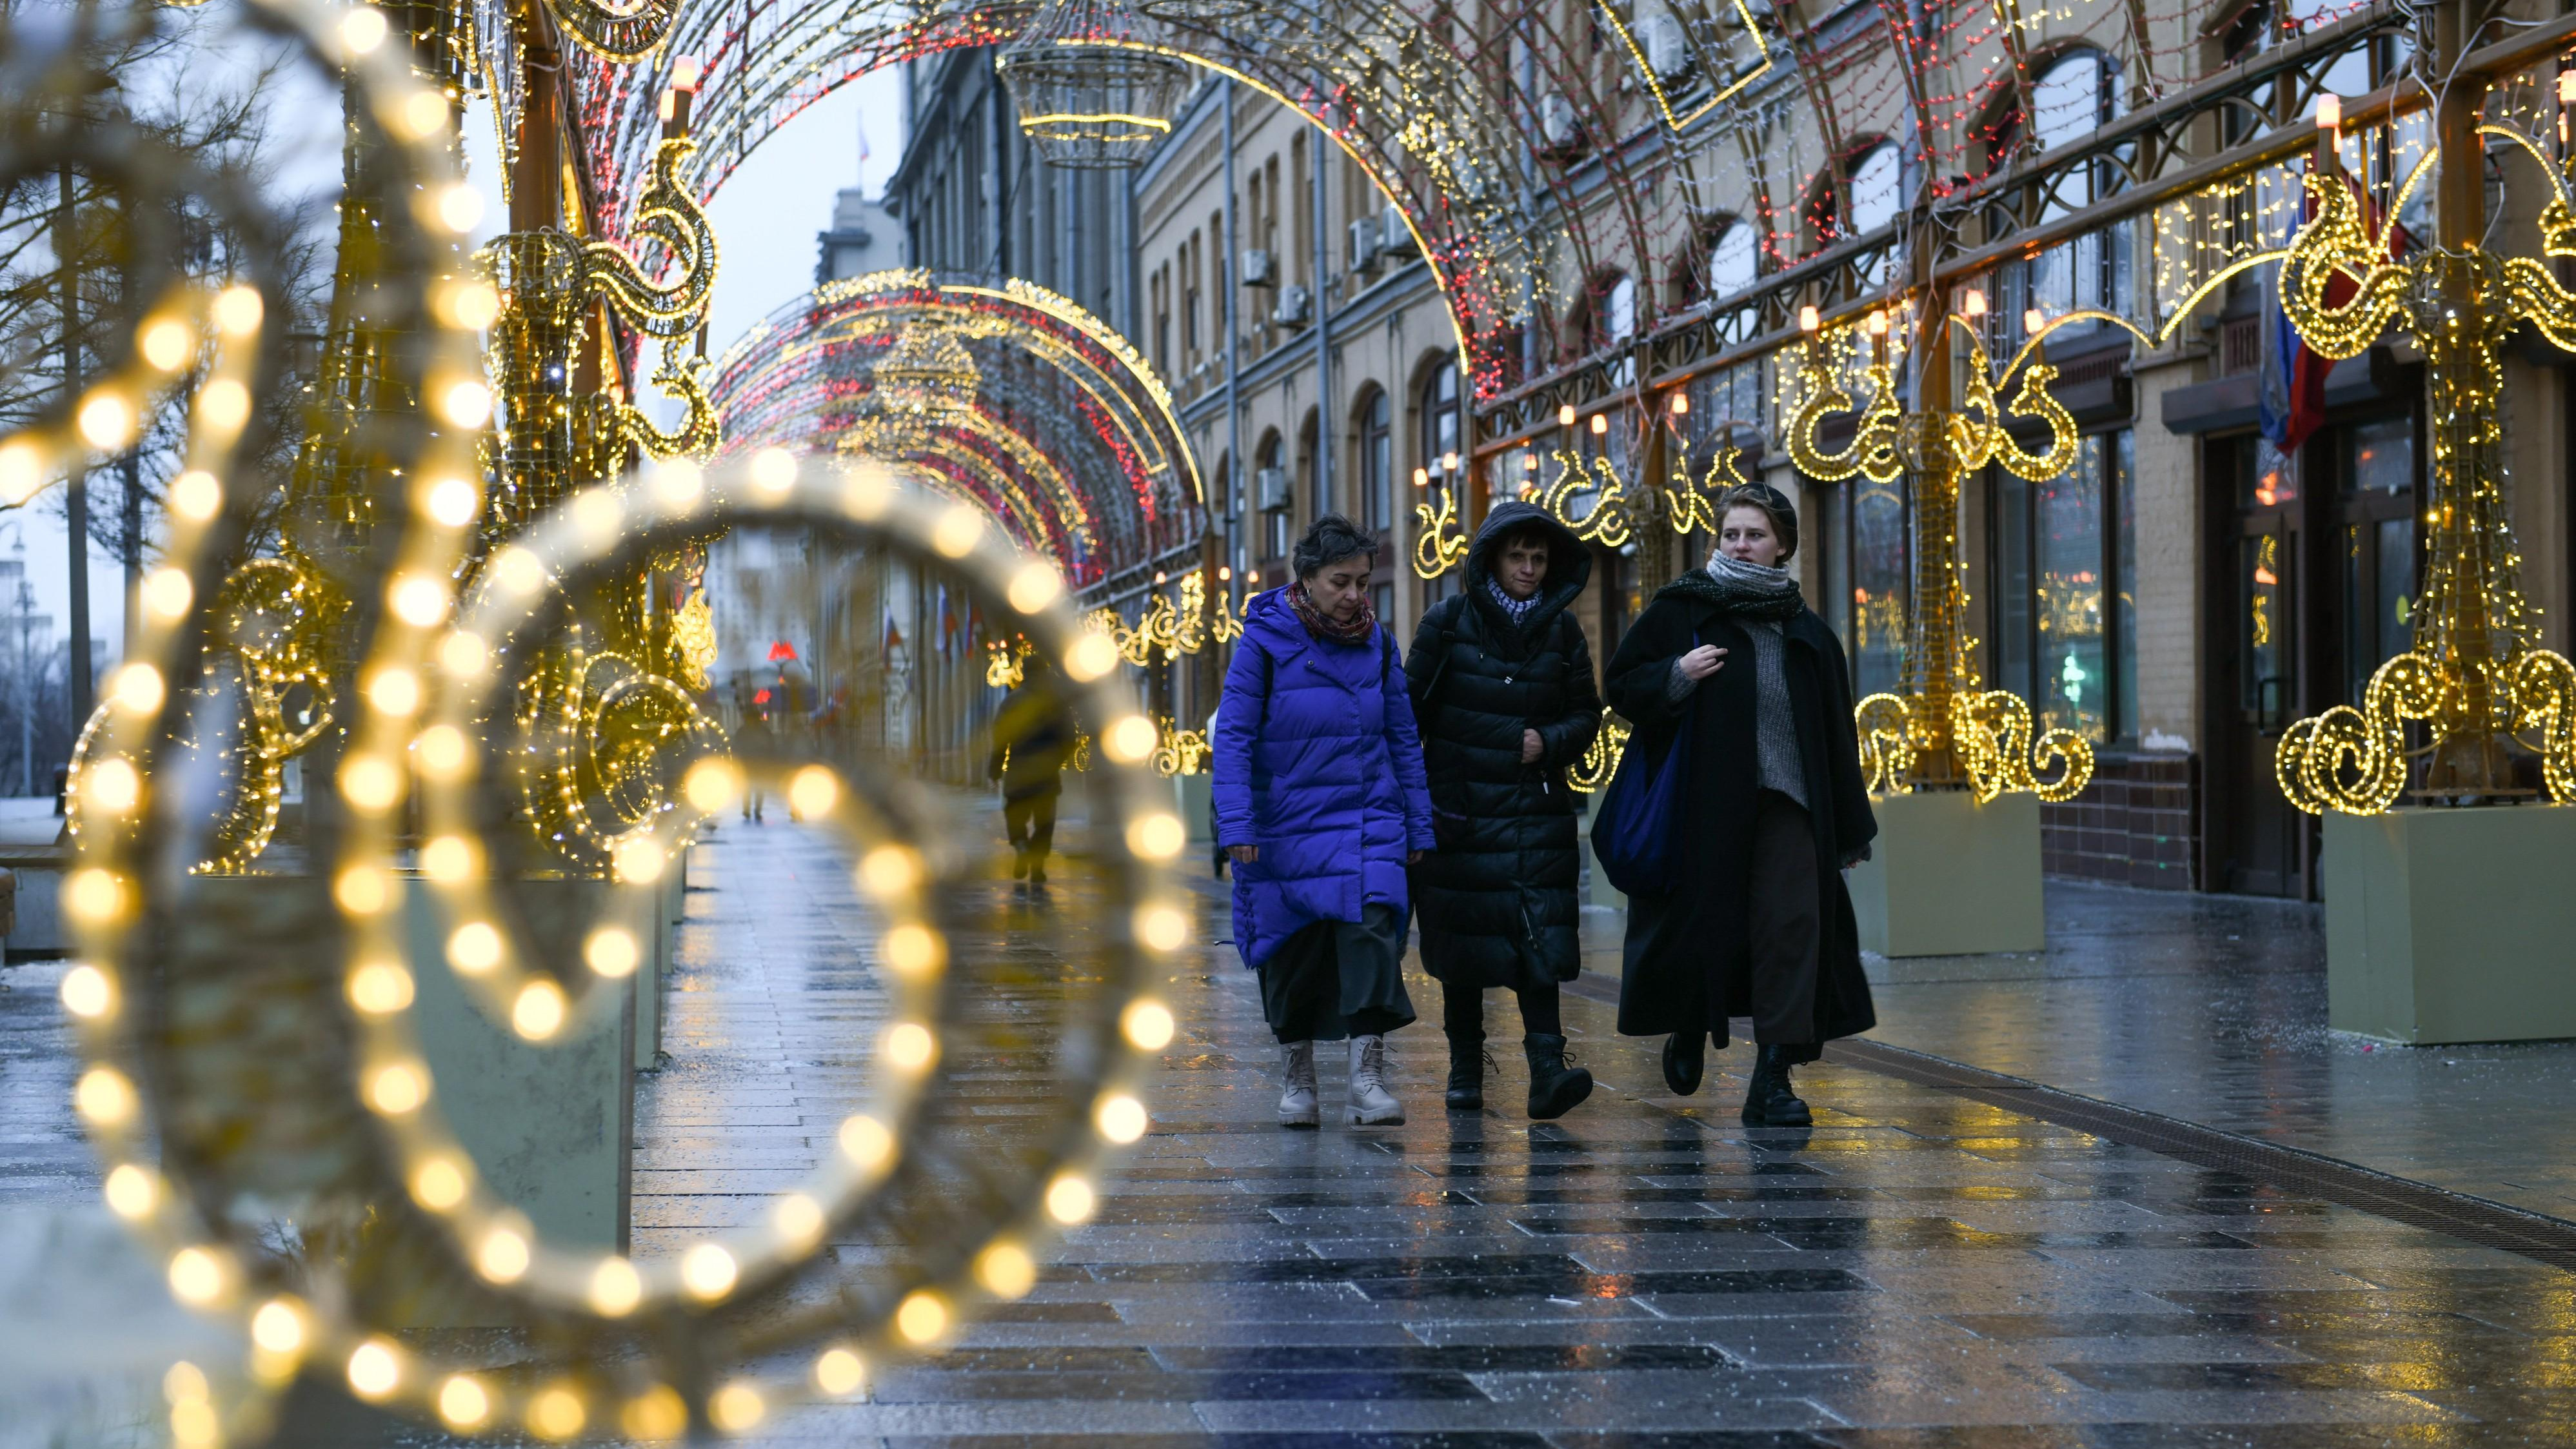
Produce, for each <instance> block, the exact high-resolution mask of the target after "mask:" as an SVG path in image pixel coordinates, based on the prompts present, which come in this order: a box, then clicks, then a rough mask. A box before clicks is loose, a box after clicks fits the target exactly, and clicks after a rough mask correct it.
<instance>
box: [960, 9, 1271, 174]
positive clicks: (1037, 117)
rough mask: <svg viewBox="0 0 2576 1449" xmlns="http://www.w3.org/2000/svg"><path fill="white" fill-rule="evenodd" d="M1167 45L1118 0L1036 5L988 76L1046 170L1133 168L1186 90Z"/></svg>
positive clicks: (1185, 78) (1181, 66) (1163, 132)
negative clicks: (997, 80)
mask: <svg viewBox="0 0 2576 1449" xmlns="http://www.w3.org/2000/svg"><path fill="white" fill-rule="evenodd" d="M1228 13H1229V14H1231V13H1232V12H1228ZM1209 18H1221V17H1209ZM1167 43H1168V37H1167V36H1166V35H1165V34H1164V33H1163V29H1162V27H1161V26H1160V25H1159V24H1157V23H1156V22H1155V21H1153V20H1152V19H1151V18H1149V17H1147V16H1144V15H1140V14H1138V13H1136V12H1135V11H1133V10H1130V9H1129V8H1128V7H1127V6H1125V5H1123V4H1120V3H1118V0H1040V3H1039V5H1038V8H1037V11H1036V13H1035V14H1034V15H1033V16H1031V17H1030V20H1029V23H1028V26H1027V28H1026V29H1024V30H1022V31H1021V32H1020V34H1019V36H1018V38H1017V39H1015V40H1013V41H1012V42H1011V44H1010V46H1009V47H1008V48H1007V49H1005V50H1004V51H1003V52H1002V55H1001V58H1000V59H999V60H997V61H996V62H994V69H995V70H996V71H998V72H999V73H1000V75H1001V78H1002V84H1003V85H1004V86H1005V87H1007V88H1008V89H1009V91H1010V93H1011V100H1012V103H1013V104H1014V105H1016V106H1017V107H1018V108H1019V123H1020V134H1021V135H1023V136H1026V137H1027V138H1028V141H1029V145H1030V147H1031V148H1032V149H1034V150H1035V151H1036V152H1037V153H1038V154H1039V155H1040V156H1043V157H1045V158H1046V161H1047V164H1049V165H1051V166H1062V167H1071V168H1079V169H1090V170H1107V169H1116V168H1121V167H1129V166H1137V165H1141V164H1143V162H1144V160H1145V158H1146V157H1147V156H1148V155H1150V154H1151V153H1152V152H1153V149H1154V147H1155V146H1156V144H1158V143H1159V142H1161V141H1162V139H1163V138H1164V137H1165V136H1168V135H1170V134H1171V133H1172V117H1173V115H1174V113H1175V112H1176V111H1177V110H1178V109H1179V106H1180V101H1181V96H1182V95H1183V94H1184V93H1185V92H1186V91H1187V90H1188V89H1189V86H1190V67H1189V64H1188V63H1187V62H1186V61H1183V60H1180V59H1178V58H1176V57H1174V56H1172V55H1170V54H1168V53H1166V49H1165V47H1166V45H1167Z"/></svg>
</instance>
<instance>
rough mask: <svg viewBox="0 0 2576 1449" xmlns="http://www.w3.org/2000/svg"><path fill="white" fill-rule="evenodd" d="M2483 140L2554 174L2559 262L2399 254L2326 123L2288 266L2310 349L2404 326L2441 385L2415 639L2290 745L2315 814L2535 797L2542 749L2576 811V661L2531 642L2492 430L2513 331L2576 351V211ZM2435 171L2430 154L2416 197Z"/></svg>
mask: <svg viewBox="0 0 2576 1449" xmlns="http://www.w3.org/2000/svg"><path fill="white" fill-rule="evenodd" d="M2478 134H2480V135H2491V136H2498V137H2502V138H2503V139H2505V140H2506V141H2508V142H2510V143H2513V144H2515V145H2518V146H2520V147H2522V148H2523V149H2524V150H2527V151H2529V152H2530V153H2531V154H2532V155H2533V156H2534V157H2536V158H2538V159H2539V161H2540V162H2541V165H2542V167H2543V169H2544V170H2545V171H2546V172H2547V173H2548V175H2549V178H2550V182H2551V188H2552V189H2551V195H2550V199H2549V202H2548V204H2547V205H2546V206H2544V207H2543V208H2542V209H2541V214H2540V231H2541V240H2542V249H2543V251H2544V253H2545V255H2546V256H2547V257H2548V258H2549V259H2551V260H2543V259H2541V258H2538V257H2499V256H2497V255H2496V254H2495V253H2493V252H2490V251H2487V250H2484V249H2483V248H2480V247H2477V246H2475V245H2469V246H2459V247H2450V246H2439V247H2431V248H2426V249H2424V250H2422V251H2419V252H2417V253H2415V254H2414V255H2412V256H2410V257H2408V258H2406V259H2405V260H2403V261H2398V260H2392V259H2391V258H2390V256H2389V248H2388V239H2387V238H2386V237H2385V236H2373V235H2372V234H2371V229H2370V227H2369V226H2368V225H2367V224H2366V223H2365V222H2364V220H2363V217H2362V212H2361V206H2360V203H2359V202H2358V201H2357V200H2356V199H2355V198H2354V196H2353V191H2352V187H2351V186H2350V185H2349V184H2348V183H2347V182H2346V180H2345V179H2344V176H2343V174H2342V171H2341V167H2340V165H2339V161H2338V158H2337V156H2336V144H2335V138H2334V136H2333V134H2332V127H2331V125H2327V126H2324V127H2321V129H2320V139H2319V144H2318V147H2317V152H2316V156H2317V165H2315V166H2314V167H2312V168H2311V169H2310V171H2309V173H2308V177H2307V189H2308V195H2309V197H2310V198H2311V199H2312V200H2313V201H2314V203H2315V205H2316V215H2315V217H2314V219H2312V220H2311V221H2310V222H2309V223H2308V225H2307V226H2306V227H2305V228H2304V229H2303V230H2301V232H2300V233H2299V235H2298V237H2297V239H2296V240H2295V241H2293V242H2292V243H2291V246H2290V254H2289V257H2288V259H2287V260H2285V261H2284V262H2283V263H2282V264H2281V302H2282V307H2283V309H2284V310H2285V311H2287V312H2288V313H2289V317H2290V321H2291V323H2292V325H2294V326H2296V327H2297V328H2298V330H2299V335H2300V336H2301V337H2304V338H2305V339H2307V342H2308V345H2309V346H2311V347H2313V348H2315V349H2316V350H2317V352H2318V353H2319V354H2320V355H2322V356H2325V357H2330V358H2346V357H2353V356H2357V355H2358V354H2360V353H2361V352H2362V351H2363V350H2364V349H2366V348H2368V347H2369V346H2370V345H2371V344H2372V343H2373V342H2375V341H2377V340H2378V339H2379V337H2380V335H2381V334H2382V333H2383V332H2385V331H2387V330H2389V329H2390V328H2392V327H2399V328H2404V329H2405V330H2406V331H2407V332H2409V333H2410V334H2412V335H2413V337H2414V338H2415V342H2416V345H2417V346H2419V347H2421V348H2422V349H2423V351H2424V360H2425V364H2426V370H2427V372H2428V373H2429V375H2430V383H2431V388H2432V396H2431V403H2430V409H2429V413H2430V419H2431V421H2430V422H2429V423H2428V424H2427V431H2428V432H2430V433H2431V435H2432V443H2433V461H2432V472H2431V485H2432V492H2431V496H2430V498H2429V499H2428V501H2427V506H2426V508H2425V510H2424V514H2423V518H2424V524H2425V543H2424V549H2425V554H2424V558H2425V578H2424V593H2423V597H2422V599H2421V601H2420V602H2419V603H2418V604H2417V605H2416V607H2415V611H2414V625H2415V641H2414V647H2413V648H2411V649H2409V650H2407V651H2406V652H2405V653H2402V654H2399V655H2397V656H2396V657H2395V658H2392V659H2390V660H2389V661H2388V662H2387V663H2385V664H2382V665H2381V666H2380V667H2379V669H2378V670H2377V672H2375V673H2373V674H2372V675H2371V677H2370V683H2369V685H2368V687H2367V688H2366V689H2365V690H2364V691H2363V694H2362V702H2361V706H2360V707H2359V708H2358V709H2356V708H2354V707H2352V706H2350V705H2337V706H2335V707H2334V708H2332V709H2329V710H2327V711H2325V712H2324V713H2323V714H2320V715H2316V716H2314V717H2312V718H2308V719H2303V720H2300V721H2298V722H2297V723H2295V724H2293V725H2291V726H2290V728H2289V730H2288V731H2287V732H2285V733H2284V734H2283V735H2282V736H2281V744H2280V747H2279V750H2278V752H2277V754H2276V756H2275V759H2274V764H2275V767H2276V770H2277V773H2278V775H2279V779H2280V784H2281V793H2282V794H2283V795H2285V796H2287V797H2288V798H2289V800H2290V802H2291V803H2292V804H2294V805H2296V806H2298V807H2299V808H2300V809H2302V810H2305V811H2307V812H2309V813H2310V814H2319V815H2321V814H2323V813H2325V812H2326V811H2328V810H2340V811H2343V812H2345V813H2347V814H2352V815H2376V814H2379V813H2381V812H2383V811H2385V810H2387V809H2388V808H2389V807H2390V806H2392V805H2394V804H2395V803H2396V802H2397V800H2398V798H2399V796H2400V795H2402V794H2404V793H2406V790H2407V784H2408V779H2409V777H2410V775H2411V776H2414V777H2415V781H2416V783H2415V793H2416V794H2418V795H2420V796H2423V797H2427V798H2433V799H2446V800H2474V801H2490V800H2508V799H2513V798H2516V797H2525V796H2529V795H2530V794H2532V793H2533V791H2532V790H2531V788H2530V787H2529V786H2528V785H2526V784H2524V783H2523V782H2522V776H2521V774H2520V772H2519V771H2518V770H2517V768H2516V757H2517V756H2520V757H2522V758H2525V759H2528V758H2531V757H2535V756H2536V757H2537V763H2538V766H2539V770H2538V774H2539V776H2540V781H2541V783H2542V785H2543V786H2544V787H2545V788H2546V789H2547V791H2548V793H2549V796H2550V798H2552V799H2554V800H2556V801H2557V802H2558V803H2560V804H2562V805H2564V804H2576V667H2571V666H2570V665H2569V663H2568V660H2567V658H2566V656H2565V655H2562V654H2557V653H2554V652H2552V651H2550V650H2547V649H2543V648H2541V647H2539V645H2538V644H2537V643H2536V642H2535V636H2536V633H2537V631H2536V629H2535V628H2534V625H2533V620H2532V615H2533V612H2534V611H2533V610H2532V609H2531V607H2530V606H2529V605H2528V604H2527V603H2525V602H2524V599H2523V595H2522V555H2521V552H2520V550H2519V548H2518V547H2517V546H2516V544H2515V542H2514V533H2513V517H2512V508H2511V500H2510V494H2509V492H2508V484H2509V480H2508V477H2507V474H2506V471H2505V463H2504V455H2503V429H2502V428H2501V426H2500V425H2499V424H2498V422H2497V414H2498V403H2499V402H2500V400H2501V398H2502V395H2503V390H2504V365H2503V362H2502V360H2501V359H2500V358H2499V356H2498V354H2497V349H2498V348H2500V347H2501V346H2502V345H2503V343H2504V341H2505V339H2506V337H2507V336H2508V335H2510V334H2511V333H2512V331H2513V330H2514V328H2515V327H2516V326H2518V325H2520V324H2521V323H2523V322H2529V323H2530V324H2531V325H2532V326H2533V327H2535V328H2537V329H2538V330H2539V332H2540V334H2541V335H2542V336H2543V337H2546V338H2547V339H2548V340H2549V341H2550V342H2552V343H2554V344H2556V345H2557V346H2558V347H2560V348H2563V349H2566V350H2568V351H2576V294H2571V293H2570V292H2568V290H2567V289H2566V288H2564V287H2562V286H2561V285H2559V282H2558V277H2557V275H2556V273H2555V271H2554V270H2553V262H2554V261H2555V260H2556V259H2559V258H2566V257H2576V208H2571V204H2570V198H2569V193H2568V188H2567V183H2566V181H2565V179H2564V178H2563V177H2562V176H2561V175H2560V174H2559V172H2558V168H2557V167H2556V166H2555V165H2554V164H2552V163H2551V161H2550V158H2549V155H2548V153H2547V152H2546V151H2545V150H2544V149H2542V147H2541V146H2540V145H2539V144H2538V143H2537V142H2535V141H2533V140H2532V139H2531V138H2530V137H2529V136H2527V135H2525V134H2524V133H2523V132H2521V131H2519V130H2517V129H2514V128H2512V127H2509V126H2501V125H2489V126H2483V127H2481V128H2479V132H2478ZM2434 164H2435V158H2434V157H2432V156H2428V157H2426V158H2425V160H2424V161H2423V162H2421V163H2420V164H2419V165H2418V166H2417V168H2416V170H2415V172H2414V174H2413V175H2412V176H2410V177H2409V178H2408V181H2407V189H2408V190H2412V189H2413V187H2414V185H2415V184H2416V183H2417V182H2418V181H2420V180H2421V179H2422V177H2423V176H2424V174H2425V172H2426V171H2427V170H2428V169H2429V168H2431V167H2432V166H2433V165H2434ZM2393 215H2394V211H2393V209H2392V217H2393ZM2391 224H2392V225H2393V224H2394V223H2393V220H2392V222H2391ZM2339 275H2341V276H2348V277H2350V278H2353V279H2357V280H2356V281H2355V283H2354V285H2353V289H2352V291H2351V294H2350V296H2349V298H2348V299H2347V300H2345V301H2343V302H2340V303H2337V302H2334V301H2332V300H2330V296H2329V292H2328V288H2329V286H2330V285H2331V284H2332V283H2333V281H2334V280H2335V278H2336V277H2337V276H2339ZM2410 722H2414V723H2420V724H2422V725H2424V726H2425V732H2426V735H2427V737H2428V738H2427V743H2426V744H2425V745H2424V746H2423V747H2422V748H2421V749H2417V750H2409V749H2408V748H2407V725H2408V724H2409V723H2410Z"/></svg>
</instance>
